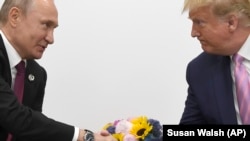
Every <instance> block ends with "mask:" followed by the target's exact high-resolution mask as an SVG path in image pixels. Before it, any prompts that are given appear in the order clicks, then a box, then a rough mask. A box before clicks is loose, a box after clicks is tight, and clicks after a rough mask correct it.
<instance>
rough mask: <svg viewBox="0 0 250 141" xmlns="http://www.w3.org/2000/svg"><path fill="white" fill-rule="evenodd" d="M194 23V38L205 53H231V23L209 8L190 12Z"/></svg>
mask: <svg viewBox="0 0 250 141" xmlns="http://www.w3.org/2000/svg"><path fill="white" fill-rule="evenodd" d="M189 17H190V19H191V20H192V22H193V25H192V32H191V35H192V37H196V38H197V39H198V40H199V41H200V44H201V47H202V49H203V50H204V51H206V52H208V53H212V54H220V55H224V54H225V53H227V52H229V51H228V50H229V49H230V45H229V43H230V40H231V33H230V32H229V30H228V29H229V23H228V22H227V21H226V20H222V19H219V18H218V17H216V16H215V15H214V14H213V12H212V10H211V8H210V7H209V6H206V7H201V8H197V9H195V10H192V11H190V12H189Z"/></svg>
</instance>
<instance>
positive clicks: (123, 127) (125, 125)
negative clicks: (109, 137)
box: [115, 119, 133, 135]
mask: <svg viewBox="0 0 250 141" xmlns="http://www.w3.org/2000/svg"><path fill="white" fill-rule="evenodd" d="M132 126H133V124H132V123H131V122H129V121H127V120H124V119H123V120H120V121H119V122H118V123H117V125H116V128H115V132H116V133H123V134H125V135H126V134H129V131H130V130H131V128H132Z"/></svg>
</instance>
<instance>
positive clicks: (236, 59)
mask: <svg viewBox="0 0 250 141" xmlns="http://www.w3.org/2000/svg"><path fill="white" fill-rule="evenodd" d="M243 60H244V58H243V57H242V56H241V55H239V54H237V53H236V54H234V55H233V61H234V62H235V63H242V61H243Z"/></svg>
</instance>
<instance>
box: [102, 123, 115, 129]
mask: <svg viewBox="0 0 250 141" xmlns="http://www.w3.org/2000/svg"><path fill="white" fill-rule="evenodd" d="M112 125H113V124H112V123H108V124H106V125H105V126H104V127H103V129H104V130H106V129H108V127H109V126H112Z"/></svg>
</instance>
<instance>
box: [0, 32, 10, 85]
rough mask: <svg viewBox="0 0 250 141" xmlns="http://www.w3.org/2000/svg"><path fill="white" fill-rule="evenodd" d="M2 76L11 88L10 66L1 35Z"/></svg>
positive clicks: (0, 69) (0, 65) (0, 57)
mask: <svg viewBox="0 0 250 141" xmlns="http://www.w3.org/2000/svg"><path fill="white" fill-rule="evenodd" d="M0 75H1V76H2V77H3V78H4V80H5V81H6V82H8V84H9V85H10V86H11V81H12V79H11V71H10V64H9V59H8V55H7V52H6V49H5V46H4V43H3V39H2V36H1V34H0Z"/></svg>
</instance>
